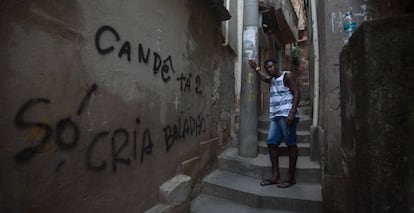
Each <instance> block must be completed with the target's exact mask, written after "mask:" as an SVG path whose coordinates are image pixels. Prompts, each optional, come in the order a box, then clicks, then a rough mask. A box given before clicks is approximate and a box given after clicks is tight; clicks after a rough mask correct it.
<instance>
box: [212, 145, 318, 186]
mask: <svg viewBox="0 0 414 213" xmlns="http://www.w3.org/2000/svg"><path fill="white" fill-rule="evenodd" d="M218 167H219V169H222V170H227V171H230V172H234V173H238V174H242V175H245V176H249V177H253V178H259V179H265V178H268V177H270V176H272V166H271V162H270V158H269V155H265V154H258V155H257V157H256V158H244V157H241V156H240V155H239V154H238V149H237V148H232V147H231V148H228V149H226V150H224V152H223V153H221V154H220V155H219V156H218ZM288 168H289V158H288V157H287V156H279V170H280V174H281V176H282V177H287V173H288ZM296 181H297V182H312V183H320V182H321V167H320V165H319V163H318V162H314V161H311V159H310V157H309V156H299V157H298V161H297V163H296Z"/></svg>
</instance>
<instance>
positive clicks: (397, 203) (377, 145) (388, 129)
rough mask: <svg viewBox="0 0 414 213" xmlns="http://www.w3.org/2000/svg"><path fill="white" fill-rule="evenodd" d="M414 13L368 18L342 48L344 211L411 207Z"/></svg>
mask: <svg viewBox="0 0 414 213" xmlns="http://www.w3.org/2000/svg"><path fill="white" fill-rule="evenodd" d="M413 34H414V16H413V15H411V16H401V17H398V16H396V17H392V18H387V19H378V20H375V21H371V22H365V23H363V25H362V26H361V27H360V28H359V29H358V31H357V32H355V34H354V35H353V36H352V38H351V40H350V43H349V45H348V46H347V47H346V48H344V50H343V51H342V53H341V69H340V70H341V103H343V104H342V111H341V112H342V113H341V115H342V131H343V134H342V135H343V136H342V139H343V140H342V148H343V149H342V150H343V153H344V158H345V161H344V162H343V164H342V166H343V168H344V177H345V179H346V187H345V188H346V191H345V193H344V197H345V198H346V199H343V200H342V201H343V202H344V203H345V204H346V206H345V209H344V210H343V212H361V213H362V212H372V213H374V212H412V211H413V204H412V202H411V201H412V200H413V197H412V195H413V191H414V190H413V188H412V187H413V184H414V182H413V179H414V167H413V165H414V146H413V144H412V141H413V137H414V133H413V129H414V123H413V114H414V111H413V110H414V108H413V106H414V95H413V90H414V66H413V64H412V62H411V61H412V58H413V57H414V42H413V40H412V39H411V38H412V36H413Z"/></svg>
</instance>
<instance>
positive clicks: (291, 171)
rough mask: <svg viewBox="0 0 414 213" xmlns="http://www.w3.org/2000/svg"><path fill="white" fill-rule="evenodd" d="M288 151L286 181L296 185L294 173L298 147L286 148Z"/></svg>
mask: <svg viewBox="0 0 414 213" xmlns="http://www.w3.org/2000/svg"><path fill="white" fill-rule="evenodd" d="M288 151H289V174H288V178H289V179H288V181H289V182H291V183H296V179H295V171H296V162H297V160H298V147H297V146H296V145H293V146H288Z"/></svg>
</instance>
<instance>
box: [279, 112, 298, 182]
mask: <svg viewBox="0 0 414 213" xmlns="http://www.w3.org/2000/svg"><path fill="white" fill-rule="evenodd" d="M298 121H299V119H297V118H296V119H295V121H294V122H293V124H292V125H290V126H287V125H282V129H283V134H284V137H285V142H286V145H287V147H288V152H289V170H288V179H287V180H286V181H283V183H281V184H279V185H278V186H279V187H282V188H286V187H289V186H292V185H294V184H295V183H296V178H295V171H296V162H297V159H298V147H297V145H296V125H297V123H298ZM282 124H283V123H282ZM284 124H286V123H284Z"/></svg>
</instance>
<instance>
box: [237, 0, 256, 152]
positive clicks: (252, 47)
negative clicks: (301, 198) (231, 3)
mask: <svg viewBox="0 0 414 213" xmlns="http://www.w3.org/2000/svg"><path fill="white" fill-rule="evenodd" d="M258 27H259V1H258V0H245V1H244V12H243V44H242V51H243V53H242V78H241V79H242V82H241V94H240V128H239V155H240V156H242V157H247V158H254V157H256V156H257V141H258V137H257V96H258V92H257V91H258V89H257V87H258V82H257V76H256V73H255V71H254V70H253V69H252V68H250V65H249V63H248V60H255V61H256V62H257V63H258V59H259V56H258V50H259V38H258V35H259V34H258Z"/></svg>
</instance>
